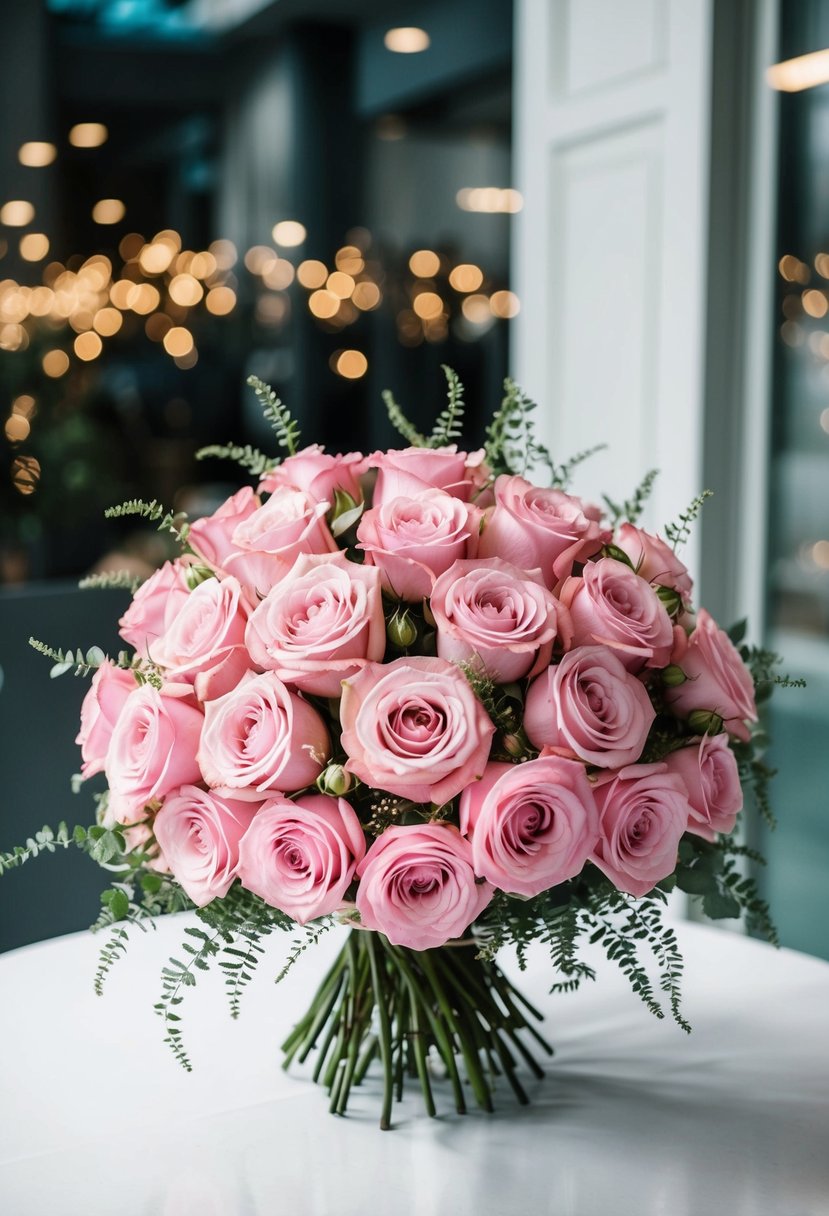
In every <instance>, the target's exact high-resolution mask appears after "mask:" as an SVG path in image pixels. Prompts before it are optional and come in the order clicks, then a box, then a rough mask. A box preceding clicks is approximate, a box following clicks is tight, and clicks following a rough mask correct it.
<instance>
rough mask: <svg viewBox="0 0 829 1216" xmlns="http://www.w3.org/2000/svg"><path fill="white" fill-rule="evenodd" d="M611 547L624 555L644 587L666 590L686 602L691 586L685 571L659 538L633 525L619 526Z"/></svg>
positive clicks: (685, 567)
mask: <svg viewBox="0 0 829 1216" xmlns="http://www.w3.org/2000/svg"><path fill="white" fill-rule="evenodd" d="M615 543H616V547H617V548H618V549H621V550H622V552H623V553H626V554H627V556H628V557H629V558H630V560H631V561H632V562H633V568H634V570H635V571H636V573H637V574H638V575H639V577H640V578H643V579H644V580H645V582H646V583H651V584H652V585H653V586H657V587H670V588H671V589H672V590H673V591H676V592H677V593H678V595H679V597H680V599H681V600H682V602H683V603H687V602H688V601H689V600H690V598H691V593H692V591H693V589H694V585H693V583H692V582H691V576H690V574H689V573H688V567H687V566H686V565H684V563H683V562H681V561H680V560H679V558H678V557H677V555H676V554H675V553H674V551H673V549H672V548H671V547H670V545H667V544H666V543H665V541H664V540H662V538H661V537H660V536H654V535H653V534H652V533H650V532H646V531H645V530H644V528H635V527H634V526H633V524H622V526H621V528H620V529H619V533H618V535H617V537H616V542H615Z"/></svg>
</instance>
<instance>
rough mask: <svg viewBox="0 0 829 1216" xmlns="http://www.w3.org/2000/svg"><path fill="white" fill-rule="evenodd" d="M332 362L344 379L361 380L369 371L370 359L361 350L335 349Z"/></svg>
mask: <svg viewBox="0 0 829 1216" xmlns="http://www.w3.org/2000/svg"><path fill="white" fill-rule="evenodd" d="M330 364H331V367H332V369H333V370H334V371H335V372H336V373H337V375H338V376H342V377H343V379H344V380H359V379H360V378H361V377H362V376H364V375H365V374H366V372H367V371H368V359H367V358H366V357H365V355H364V354H363V352H362V351H361V350H338V351H335V352H334V354H333V355H332V356H331V359H330Z"/></svg>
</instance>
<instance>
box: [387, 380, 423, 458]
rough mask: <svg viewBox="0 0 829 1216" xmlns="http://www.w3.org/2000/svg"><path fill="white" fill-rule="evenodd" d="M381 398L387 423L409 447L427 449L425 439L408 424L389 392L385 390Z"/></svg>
mask: <svg viewBox="0 0 829 1216" xmlns="http://www.w3.org/2000/svg"><path fill="white" fill-rule="evenodd" d="M382 396H383V404H384V405H385V407H386V413H387V414H388V416H389V422H390V423H391V424H392V426H393V427H394V429H395V430H396V431H397V432H398V433H399V434H401V435H402V436H403V438H404V439H405V440H406V441H407V443H408V444H409V445H410V446H411V447H414V448H426V447H429V442H428V440H427V439H426V437H425V436H424V435H421V433H420V431H419V430H417V428H416V427H415V426H414V424H413V423H411V422H409V420H408V418H407V417H406V415H405V414H404V413H403V410H402V409H401V408H400V406H399V405H398V404H397V402H396V401H395V399H394V397H393V395H392V393H391V391H390V390H389V389H385V390H384V392H383V394H382Z"/></svg>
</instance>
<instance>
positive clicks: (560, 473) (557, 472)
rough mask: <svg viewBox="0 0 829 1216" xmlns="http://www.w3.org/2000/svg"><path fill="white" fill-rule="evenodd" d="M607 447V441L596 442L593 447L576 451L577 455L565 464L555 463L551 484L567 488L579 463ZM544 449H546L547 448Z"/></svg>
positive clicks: (561, 488) (560, 488) (555, 486)
mask: <svg viewBox="0 0 829 1216" xmlns="http://www.w3.org/2000/svg"><path fill="white" fill-rule="evenodd" d="M606 447H607V444H606V443H595V444H594V445H593V447H592V448H585V449H584V451H583V452H576V454H575V456H571V457H570V459H569V460H565V461H564V463H563V464H556V465H553V475H552V480H551V482H550V484H551V485H552V486H553V488H554V489H556V490H566V489H567V488H568V487H569V485H570V482H571V481H572V480H573V474H574V473H575V471H576V469H577V468H578V467H579V465H580V464H584V462H585V460H589V459H590V457H591V456H595V455H596V453H597V452H603V451H604V450H605V448H606ZM544 450H545V451H546V449H544Z"/></svg>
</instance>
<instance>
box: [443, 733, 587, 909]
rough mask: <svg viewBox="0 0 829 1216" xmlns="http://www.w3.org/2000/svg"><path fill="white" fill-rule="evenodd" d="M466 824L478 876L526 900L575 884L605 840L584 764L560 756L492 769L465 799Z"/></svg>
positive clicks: (462, 818) (463, 816)
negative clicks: (601, 837)
mask: <svg viewBox="0 0 829 1216" xmlns="http://www.w3.org/2000/svg"><path fill="white" fill-rule="evenodd" d="M460 824H461V832H463V833H464V835H466V836H469V837H470V838H471V840H472V863H473V866H474V868H475V873H476V874H482V875H483V877H484V878H486V879H488V880H489V881H490V882H491V883H493V885H494V886H496V887H500V889H501V890H502V891H507V892H510V893H512V894H517V895H526V896H532V895H538V894H540V892H541V891H547V890H548V889H549V888H550V887H555V886H558V884H559V883H562V882H566V881H567V879H568V878H574V877H575V875H576V874H578V873H579V872H580V871H581V869H582V867H583V866H584V863H585V862H586V861H587V859H588V857H589V856H590V854H591V853H592V852H593V849H594V847H595V844H596V840H597V838H598V835H599V816H598V812H597V810H596V804H595V802H594V800H593V791H592V790H591V788H590V782H589V781H588V780H587V777H586V775H585V771H584V765H583V764H578V763H577V762H576V761H575V760H562V759H560V758H558V757H552V756H550V757H546V758H542V759H539V760H528V761H527V762H526V763H525V764H497V763H493V764H488V765H487V767H486V771H485V773H484V776H483V779H482V780H481V781H478V782H476V783H475V784H474V785H469V786H467V787H466V789H465V790H464V791H463V793H462V794H461V802H460Z"/></svg>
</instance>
